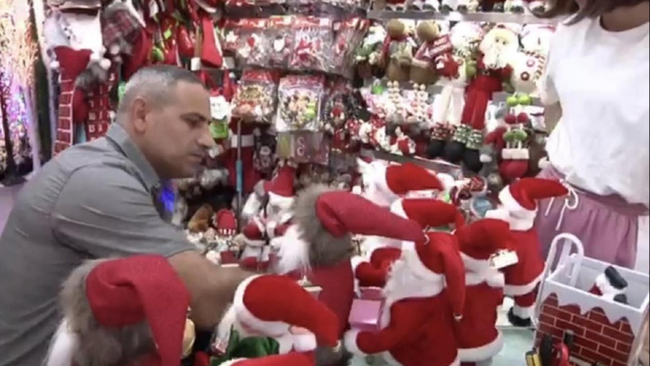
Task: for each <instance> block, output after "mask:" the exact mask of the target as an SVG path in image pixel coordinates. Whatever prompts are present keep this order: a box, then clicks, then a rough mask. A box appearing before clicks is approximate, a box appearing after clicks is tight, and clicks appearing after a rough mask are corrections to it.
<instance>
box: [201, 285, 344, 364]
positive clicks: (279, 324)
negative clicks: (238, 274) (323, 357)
mask: <svg viewBox="0 0 650 366" xmlns="http://www.w3.org/2000/svg"><path fill="white" fill-rule="evenodd" d="M278 294H281V295H278ZM337 320H338V319H337V318H336V315H335V314H334V313H333V312H332V311H331V310H330V309H328V308H327V306H325V305H324V304H323V303H322V302H320V301H318V299H316V298H315V297H314V296H312V295H311V294H310V293H309V292H307V290H305V289H304V288H302V287H301V286H300V285H299V284H298V283H297V282H296V281H295V280H293V279H291V278H289V277H287V276H279V275H264V276H256V277H251V278H249V279H248V280H246V281H244V282H243V283H242V284H241V285H240V286H239V288H238V289H237V291H236V293H235V299H234V302H233V306H232V307H231V308H230V309H229V310H228V311H227V312H226V315H225V316H224V318H223V319H222V321H221V322H220V324H219V326H218V327H217V334H216V341H215V343H214V344H213V347H212V348H213V351H215V352H216V353H217V355H215V356H214V357H213V358H212V361H211V364H217V365H220V364H223V363H226V362H232V361H233V360H241V359H254V358H262V357H266V356H273V355H278V354H279V355H286V354H290V353H294V352H298V353H304V354H305V355H306V356H309V357H310V358H313V352H314V351H315V350H316V348H317V346H318V345H319V344H322V345H327V346H330V347H336V346H337V344H338V340H339V333H340V331H339V324H338V321H337Z"/></svg>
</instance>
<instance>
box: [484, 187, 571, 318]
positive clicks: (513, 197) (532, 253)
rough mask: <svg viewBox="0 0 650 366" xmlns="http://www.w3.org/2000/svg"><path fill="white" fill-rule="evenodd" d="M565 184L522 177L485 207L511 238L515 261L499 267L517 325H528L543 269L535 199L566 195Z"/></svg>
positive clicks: (536, 200)
mask: <svg viewBox="0 0 650 366" xmlns="http://www.w3.org/2000/svg"><path fill="white" fill-rule="evenodd" d="M568 193H569V192H568V190H567V188H566V187H565V186H564V185H562V183H559V182H557V181H553V180H547V179H540V178H524V179H521V180H519V181H517V182H515V183H513V184H511V185H510V186H508V187H506V188H504V189H503V190H502V191H501V193H499V200H500V201H501V204H500V206H499V207H498V209H496V210H493V211H489V212H488V213H487V217H488V218H495V219H500V220H504V221H507V222H508V223H509V224H510V230H511V234H512V237H513V240H514V250H515V252H516V253H517V257H518V258H519V261H518V263H517V264H515V265H513V266H511V267H508V268H506V269H504V270H503V272H504V274H505V280H506V287H505V293H506V295H508V296H512V297H514V299H515V306H514V307H513V308H512V309H510V312H509V313H508V318H509V320H510V322H511V323H512V324H513V325H515V326H519V327H530V326H531V325H532V322H531V317H532V315H533V312H534V310H535V299H536V289H537V286H538V285H539V282H540V281H541V277H542V276H543V273H544V259H543V258H542V256H541V253H540V248H541V244H540V242H539V237H538V234H537V231H536V230H535V228H534V227H533V225H534V222H535V217H536V216H537V211H538V207H539V206H538V203H537V202H538V201H539V200H543V199H547V198H553V197H561V196H566V195H567V194H568Z"/></svg>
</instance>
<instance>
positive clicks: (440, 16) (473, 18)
mask: <svg viewBox="0 0 650 366" xmlns="http://www.w3.org/2000/svg"><path fill="white" fill-rule="evenodd" d="M368 18H370V19H378V20H387V19H415V20H441V21H451V22H485V23H518V24H557V23H558V20H557V19H541V18H538V17H536V16H534V15H532V14H507V13H460V12H450V13H441V12H436V11H417V10H415V11H414V10H406V11H390V10H371V11H368Z"/></svg>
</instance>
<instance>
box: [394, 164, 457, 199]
mask: <svg viewBox="0 0 650 366" xmlns="http://www.w3.org/2000/svg"><path fill="white" fill-rule="evenodd" d="M386 186H387V187H388V189H389V190H390V191H391V192H393V193H394V194H396V195H404V194H406V193H408V192H411V191H424V190H439V191H441V190H443V189H444V186H443V184H442V183H441V182H440V179H438V177H437V176H436V175H435V174H433V173H431V172H429V171H428V170H426V169H424V168H423V167H421V166H419V165H415V164H413V163H406V164H403V165H391V166H389V167H388V168H387V169H386Z"/></svg>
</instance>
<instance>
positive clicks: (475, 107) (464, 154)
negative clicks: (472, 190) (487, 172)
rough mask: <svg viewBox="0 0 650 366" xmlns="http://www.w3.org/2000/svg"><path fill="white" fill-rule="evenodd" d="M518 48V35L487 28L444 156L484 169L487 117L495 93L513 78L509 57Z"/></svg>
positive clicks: (470, 167)
mask: <svg viewBox="0 0 650 366" xmlns="http://www.w3.org/2000/svg"><path fill="white" fill-rule="evenodd" d="M518 49H519V37H518V36H517V34H516V33H515V32H513V31H511V30H510V29H507V28H506V27H504V26H497V27H495V28H494V29H492V30H491V31H490V32H488V33H487V34H486V35H485V37H484V38H483V40H482V41H481V45H480V47H479V51H480V57H479V59H478V67H477V68H478V71H477V75H476V76H475V77H474V79H473V80H472V81H471V82H470V83H469V85H468V86H467V90H466V98H465V107H464V109H463V114H462V118H461V122H462V125H461V126H459V128H458V129H457V130H456V132H455V135H454V137H453V141H452V143H450V144H448V145H447V146H446V148H445V158H446V159H447V160H448V161H450V162H452V163H458V162H461V161H462V162H463V164H464V165H465V166H466V167H467V168H468V169H470V170H472V171H475V172H478V171H480V170H481V167H482V164H481V161H480V153H479V150H480V148H481V147H482V146H483V137H484V136H483V133H484V130H485V118H486V112H487V107H488V104H489V102H490V101H491V100H492V97H493V95H494V93H497V92H500V91H502V90H503V83H504V81H506V80H509V79H510V74H511V73H512V68H511V67H510V64H509V63H510V60H511V59H512V58H513V56H514V55H515V54H516V53H517V51H518Z"/></svg>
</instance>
